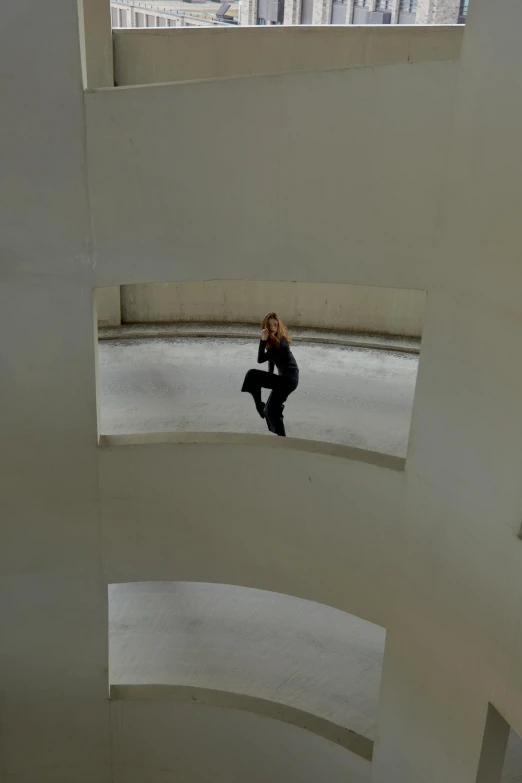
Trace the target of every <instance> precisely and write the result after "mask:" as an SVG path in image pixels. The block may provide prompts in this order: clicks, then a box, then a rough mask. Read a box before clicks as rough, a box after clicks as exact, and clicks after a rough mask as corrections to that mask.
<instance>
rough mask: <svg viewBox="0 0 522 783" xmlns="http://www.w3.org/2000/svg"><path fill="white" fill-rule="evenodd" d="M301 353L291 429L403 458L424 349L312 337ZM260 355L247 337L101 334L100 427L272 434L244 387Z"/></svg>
mask: <svg viewBox="0 0 522 783" xmlns="http://www.w3.org/2000/svg"><path fill="white" fill-rule="evenodd" d="M293 351H294V354H295V356H296V359H297V362H298V364H299V367H300V385H299V388H298V389H297V391H296V392H294V394H293V395H291V397H290V398H289V400H288V403H287V405H286V410H285V424H286V428H287V434H288V435H291V436H293V437H298V438H309V439H312V440H321V441H329V442H331V443H341V444H347V445H351V446H356V447H358V448H363V449H369V450H373V451H380V452H383V453H387V454H394V455H397V456H405V454H406V448H407V442H408V432H409V426H410V418H411V409H412V405H413V395H414V389H415V381H416V376H417V365H418V357H417V356H415V355H411V354H402V353H393V352H388V351H379V350H367V349H359V348H347V347H340V346H329V345H321V344H309V343H305V342H300V343H296V344H295V345H294V346H293ZM256 356H257V343H256V341H253V340H245V339H230V338H223V339H205V338H203V339H197V338H169V339H140V340H121V341H118V340H114V341H103V342H101V343H100V345H99V363H100V387H101V424H102V432H103V433H105V434H116V433H118V434H121V433H133V432H159V431H164V430H183V431H214V432H249V433H267V430H266V425H265V423H264V422H263V421H262V420H261V419H260V418H259V416H258V414H257V413H256V411H255V408H254V405H253V401H252V398H251V396H250V395H247V394H242V393H241V392H240V389H241V384H242V381H243V377H244V375H245V372H246V371H247V370H248V369H249V368H251V367H256V366H258V365H256ZM265 366H266V365H265ZM274 437H275V436H274Z"/></svg>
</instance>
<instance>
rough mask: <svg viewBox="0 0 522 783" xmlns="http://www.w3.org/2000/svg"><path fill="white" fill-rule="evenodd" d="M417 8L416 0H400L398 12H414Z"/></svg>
mask: <svg viewBox="0 0 522 783" xmlns="http://www.w3.org/2000/svg"><path fill="white" fill-rule="evenodd" d="M416 10H417V0H400V2H399V12H400V13H401V14H414V13H415V12H416Z"/></svg>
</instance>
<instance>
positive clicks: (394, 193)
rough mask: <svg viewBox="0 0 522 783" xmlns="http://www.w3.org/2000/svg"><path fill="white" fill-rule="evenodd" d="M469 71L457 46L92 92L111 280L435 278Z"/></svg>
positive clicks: (103, 268)
mask: <svg viewBox="0 0 522 783" xmlns="http://www.w3.org/2000/svg"><path fill="white" fill-rule="evenodd" d="M236 32H237V33H238V34H241V33H242V31H240V30H238V31H236ZM456 75H457V63H456V62H453V61H449V60H448V61H443V62H433V63H413V64H400V65H389V66H382V67H376V68H354V69H348V70H346V71H329V72H324V73H315V74H313V75H309V74H304V73H300V74H289V75H283V76H278V77H277V78H274V77H252V78H246V79H229V80H223V81H211V82H200V83H197V84H178V85H168V86H161V87H138V88H125V89H121V90H108V91H97V92H93V93H88V94H87V95H86V96H85V97H86V108H87V128H88V135H89V139H88V151H89V176H90V183H91V198H92V217H93V226H94V233H95V236H96V251H97V261H98V264H97V283H98V285H100V286H103V285H120V284H130V283H152V282H164V281H198V280H214V279H221V280H227V279H228V280H243V279H247V280H248V279H250V280H264V281H270V280H287V281H302V280H304V281H307V282H320V283H334V282H335V283H349V284H362V285H377V286H381V287H387V286H389V287H392V288H413V289H425V288H426V283H427V282H430V280H431V277H432V276H433V278H434V279H436V278H437V270H436V269H435V268H431V267H430V265H429V264H428V263H427V248H428V245H429V243H431V242H432V241H433V237H434V234H435V228H436V222H435V217H436V209H437V195H438V189H439V186H440V180H441V170H442V166H443V163H444V160H445V159H446V156H447V152H448V144H449V138H448V132H449V122H450V110H451V106H452V98H453V90H454V87H455V80H456ZM202 107H204V113H203V114H202ZM203 116H204V121H203ZM274 129H277V133H276V134H275V135H274ZM383 134H384V135H385V137H386V143H384V144H383V143H382V138H383ZM269 139H273V140H274V143H273V144H269V145H268V146H267V141H268V140H269ZM176 150H177V151H178V152H179V154H176ZM318 150H320V151H321V152H320V154H318ZM181 153H182V154H181ZM428 153H429V154H428ZM170 160H172V165H171V166H169V161H170ZM116 227H117V228H116ZM427 243H428V244H427Z"/></svg>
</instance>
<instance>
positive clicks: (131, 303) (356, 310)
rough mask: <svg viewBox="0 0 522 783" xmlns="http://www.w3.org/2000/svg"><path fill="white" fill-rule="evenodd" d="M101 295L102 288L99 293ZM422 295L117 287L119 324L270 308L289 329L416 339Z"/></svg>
mask: <svg viewBox="0 0 522 783" xmlns="http://www.w3.org/2000/svg"><path fill="white" fill-rule="evenodd" d="M99 290H100V291H103V290H104V289H99ZM425 302H426V295H425V293H424V292H423V291H404V290H400V289H393V288H378V287H377V286H353V285H332V284H325V283H323V284H321V283H315V284H312V283H276V282H261V281H254V280H250V281H249V280H227V281H221V280H214V281H211V282H196V283H155V284H154V283H152V284H148V285H126V286H122V288H121V321H122V323H126V324H133V323H151V322H172V321H218V322H220V323H227V322H228V323H256V324H259V323H260V322H261V319H262V317H263V316H264V314H265V313H266V312H267V311H268V310H275V311H276V312H278V313H280V314H281V317H282V318H284V320H285V321H286V322H287V323H288V324H289V325H291V326H314V327H317V328H324V329H346V330H349V331H359V332H379V333H381V334H396V335H404V336H407V337H420V336H421V334H422V323H423V318H424V309H425Z"/></svg>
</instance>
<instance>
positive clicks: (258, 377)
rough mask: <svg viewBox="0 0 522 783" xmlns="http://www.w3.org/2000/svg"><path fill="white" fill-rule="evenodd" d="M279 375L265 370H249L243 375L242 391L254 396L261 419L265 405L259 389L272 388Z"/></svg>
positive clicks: (263, 415) (263, 416)
mask: <svg viewBox="0 0 522 783" xmlns="http://www.w3.org/2000/svg"><path fill="white" fill-rule="evenodd" d="M279 380H280V377H279V376H278V375H274V374H273V373H269V372H265V370H249V371H248V372H247V374H246V375H245V380H244V381H243V386H242V387H241V391H242V392H249V393H250V394H251V395H252V397H253V398H254V402H255V405H256V410H257V412H258V413H259V415H260V416H261V418H262V419H264V418H265V405H264V404H263V400H262V399H261V389H274V388H275V386H276V385H277V383H278V381H279Z"/></svg>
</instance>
